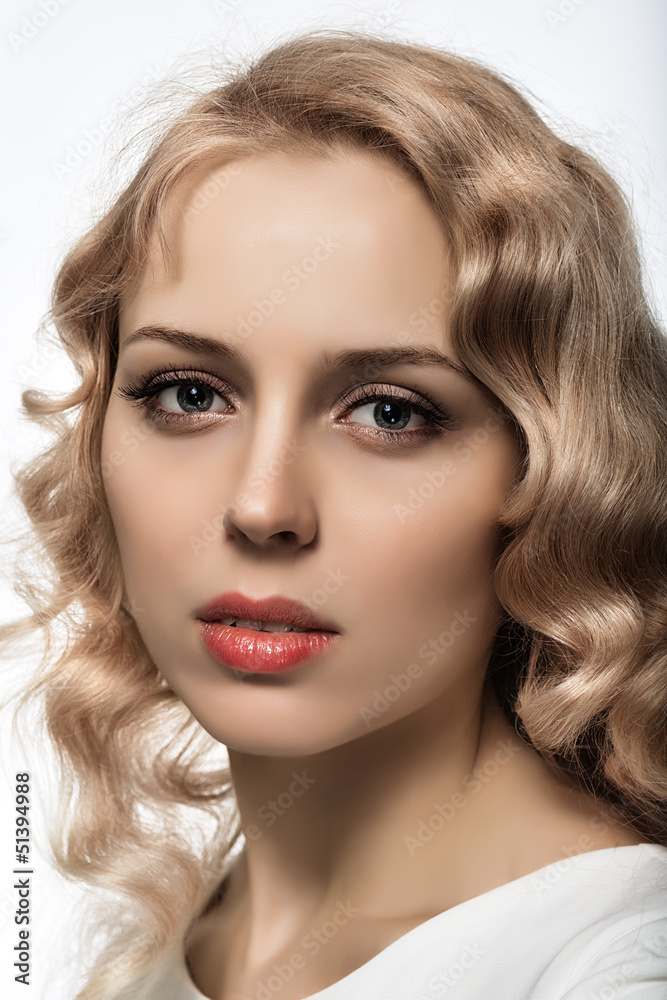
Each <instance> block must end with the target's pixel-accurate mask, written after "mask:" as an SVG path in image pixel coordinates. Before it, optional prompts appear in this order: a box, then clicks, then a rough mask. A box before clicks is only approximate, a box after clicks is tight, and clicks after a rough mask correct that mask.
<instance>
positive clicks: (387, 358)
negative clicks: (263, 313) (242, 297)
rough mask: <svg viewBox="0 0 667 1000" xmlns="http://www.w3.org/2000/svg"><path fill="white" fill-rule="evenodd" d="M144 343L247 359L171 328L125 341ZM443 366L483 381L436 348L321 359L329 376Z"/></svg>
mask: <svg viewBox="0 0 667 1000" xmlns="http://www.w3.org/2000/svg"><path fill="white" fill-rule="evenodd" d="M144 340H158V341H162V342H163V343H166V344H173V345H174V346H176V347H183V348H185V349H186V350H189V351H195V352H196V353H198V354H208V355H210V356H213V357H216V358H222V359H224V360H226V361H236V362H240V363H242V362H243V360H244V356H243V354H242V352H241V351H239V350H237V349H236V348H235V347H233V346H232V345H231V344H225V343H224V342H223V341H221V340H216V339H214V338H213V337H202V336H200V335H199V334H194V333H186V332H185V331H184V330H177V329H174V328H172V327H167V326H154V325H150V326H142V327H139V329H138V330H135V331H134V332H133V333H131V334H130V335H129V336H128V337H127V339H126V340H125V345H124V346H125V347H129V346H130V345H131V344H136V343H140V342H141V341H144ZM397 364H404V365H439V366H440V367H442V368H447V369H449V370H450V371H454V372H456V373H457V374H458V375H461V376H462V377H463V378H465V379H467V380H468V381H470V382H473V384H475V385H477V384H478V383H479V380H478V379H477V378H476V376H474V375H473V374H472V372H471V371H469V370H468V369H467V368H465V367H464V366H463V365H460V364H458V363H457V362H456V361H453V360H452V358H449V357H448V356H447V355H446V354H443V353H442V351H439V350H438V349H437V348H435V347H426V346H424V347H373V348H352V349H349V350H346V351H338V352H336V353H335V354H334V353H332V352H331V351H327V350H325V351H323V352H322V355H321V360H320V367H321V369H322V370H323V371H324V372H325V373H327V372H331V371H335V370H337V369H350V370H357V369H365V368H366V367H367V366H373V367H376V368H388V367H389V366H390V365H397Z"/></svg>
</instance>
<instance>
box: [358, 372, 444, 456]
mask: <svg viewBox="0 0 667 1000" xmlns="http://www.w3.org/2000/svg"><path fill="white" fill-rule="evenodd" d="M342 402H343V403H345V404H346V409H345V413H346V420H345V421H344V423H347V424H357V425H360V426H361V427H365V428H368V430H363V431H361V434H363V435H365V436H368V437H375V438H383V439H385V440H388V441H392V440H393V441H394V442H395V443H401V444H406V443H407V444H410V443H413V444H414V443H415V442H416V441H418V440H420V439H427V438H433V437H436V436H437V435H439V434H442V433H443V432H445V431H448V430H454V429H455V428H456V421H455V420H454V418H453V417H452V416H451V414H449V413H448V412H446V411H445V410H444V409H443V408H442V407H441V406H440V405H439V404H438V403H436V402H434V401H433V400H431V399H429V398H428V397H427V396H426V394H422V393H420V394H417V393H416V392H414V391H413V392H410V391H409V390H407V389H399V388H398V386H392V385H389V386H386V387H382V389H380V388H377V387H375V386H368V385H366V386H362V387H360V388H356V389H352V390H350V391H349V392H348V393H346V395H345V397H344V399H343V400H342ZM353 414H359V416H357V418H356V419H355V420H352V419H351V417H352V415H353Z"/></svg>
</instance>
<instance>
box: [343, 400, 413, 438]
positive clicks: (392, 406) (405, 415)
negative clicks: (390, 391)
mask: <svg viewBox="0 0 667 1000" xmlns="http://www.w3.org/2000/svg"><path fill="white" fill-rule="evenodd" d="M364 411H366V412H365V413H364ZM411 411H412V412H411ZM349 412H350V414H352V413H358V414H363V416H364V419H362V418H361V417H360V416H357V418H356V420H355V422H356V423H360V424H365V425H366V426H369V427H377V426H378V425H379V427H380V429H381V430H393V431H402V430H405V429H406V428H408V427H410V428H412V429H416V427H420V426H423V425H424V424H425V423H426V422H427V421H426V419H425V418H424V416H422V415H421V414H419V413H417V412H416V408H415V407H414V406H413V405H412V404H411V403H409V402H408V401H407V400H406V399H400V400H397V399H385V398H384V397H382V398H381V399H380V400H379V401H378V402H375V403H366V404H365V405H363V406H355V407H354V408H353V409H352V410H350V411H349ZM415 418H416V420H417V423H416V425H415V422H414V421H415ZM420 421H421V423H420Z"/></svg>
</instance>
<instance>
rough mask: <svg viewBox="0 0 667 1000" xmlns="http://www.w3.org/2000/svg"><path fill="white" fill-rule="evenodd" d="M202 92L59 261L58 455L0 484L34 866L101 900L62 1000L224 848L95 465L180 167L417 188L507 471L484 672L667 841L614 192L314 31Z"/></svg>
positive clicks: (625, 265) (478, 89)
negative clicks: (231, 166)
mask: <svg viewBox="0 0 667 1000" xmlns="http://www.w3.org/2000/svg"><path fill="white" fill-rule="evenodd" d="M225 74H226V75H225ZM225 74H223V76H224V78H223V79H222V81H221V82H220V85H219V86H217V87H216V88H215V89H213V90H210V91H209V92H208V93H204V94H199V95H198V96H197V97H196V99H195V100H194V101H193V102H192V103H191V104H190V106H189V107H188V108H187V109H186V110H185V111H180V112H179V113H178V114H176V115H175V116H174V117H173V118H172V119H171V120H170V121H169V122H168V123H167V125H166V126H165V127H163V128H162V130H161V132H160V134H158V136H157V137H156V138H155V139H154V141H153V142H152V145H151V147H150V149H149V150H148V151H147V153H146V155H145V158H144V160H143V162H142V163H141V166H140V167H139V169H138V171H137V172H136V175H135V176H134V178H133V179H132V180H131V182H130V183H129V184H128V185H127V186H126V188H125V189H124V190H123V191H122V193H121V194H120V196H119V197H118V198H117V200H116V201H115V203H114V204H113V205H112V207H111V208H110V209H109V210H108V211H107V212H106V214H104V216H103V217H102V218H100V219H99V221H97V222H96V224H95V225H93V226H92V228H91V229H90V230H89V231H88V232H87V233H86V234H85V235H84V236H83V237H82V238H81V239H80V240H79V241H78V242H77V243H76V245H75V246H74V247H73V248H72V249H71V250H70V251H69V253H68V254H67V255H66V257H65V258H64V261H63V263H62V265H61V267H60V269H59V271H58V274H57V278H56V280H55V284H54V288H53V294H52V300H51V308H50V314H49V315H50V316H51V318H52V321H53V323H54V325H55V328H56V330H57V333H58V336H59V338H60V341H61V342H62V345H63V346H64V348H65V350H66V351H67V354H68V355H69V357H70V358H71V359H72V361H73V363H74V365H75V367H76V371H77V373H78V376H79V384H78V386H77V387H76V388H75V389H74V390H73V391H72V392H71V393H69V394H67V395H65V396H63V397H60V398H56V397H55V396H53V395H49V394H46V393H43V392H38V391H36V390H34V389H33V390H28V391H26V392H25V393H24V396H23V401H24V408H25V411H26V412H27V414H28V415H29V416H30V417H31V418H32V419H34V420H36V421H39V422H40V423H42V424H43V425H45V426H46V427H47V428H50V429H51V430H52V432H53V435H54V437H53V441H52V443H51V444H50V446H49V447H48V449H46V450H44V451H43V452H42V453H41V454H40V455H38V457H37V458H35V459H33V460H31V461H30V463H29V464H26V465H25V466H24V468H22V469H21V470H20V471H19V473H18V474H17V476H16V483H17V490H18V494H19V496H20V499H21V501H22V503H23V506H24V508H25V510H26V512H27V514H28V516H29V519H30V521H31V523H32V526H31V529H30V530H31V535H32V537H34V539H35V540H36V544H37V546H38V547H39V552H40V554H41V555H40V564H39V572H38V573H37V572H35V571H34V569H33V570H32V571H31V572H28V570H26V569H25V567H24V569H23V572H22V575H21V576H20V577H19V578H18V582H17V589H18V591H19V593H20V594H21V595H22V596H23V598H24V599H25V600H26V601H27V602H28V604H29V606H30V608H31V613H30V614H29V615H28V616H27V617H26V618H24V619H22V620H21V621H20V622H16V623H13V624H12V625H11V626H5V627H4V629H3V630H2V637H3V638H4V639H5V640H6V641H9V640H11V639H14V638H16V637H17V636H19V635H24V634H28V633H31V632H35V631H36V630H41V631H40V635H44V636H45V637H46V641H45V644H44V649H45V653H44V657H43V660H42V662H41V664H40V667H39V669H38V671H37V672H36V674H35V677H34V679H33V681H32V682H31V684H30V686H29V687H28V688H27V689H26V690H25V692H24V693H23V695H22V699H21V705H24V704H26V703H33V702H34V700H35V699H37V698H39V699H43V702H40V704H42V703H43V706H44V707H43V714H44V719H45V723H46V727H47V729H48V734H49V737H50V740H51V741H52V743H53V745H54V746H55V748H56V750H57V752H58V755H59V761H60V766H61V771H62V778H63V782H64V792H63V797H64V799H65V800H66V801H68V802H69V803H70V804H69V808H68V810H67V813H68V814H67V817H66V818H63V821H62V823H61V826H60V828H59V831H58V834H57V836H56V835H55V834H54V839H53V844H54V846H53V848H52V850H53V851H54V856H55V858H56V862H57V864H58V866H59V868H60V870H61V871H62V872H64V873H65V874H66V875H68V876H70V877H72V878H76V879H83V880H86V881H87V882H89V883H92V884H94V885H95V886H97V887H101V888H103V889H108V890H111V891H112V892H114V893H116V894H117V895H118V896H119V897H120V898H121V900H122V906H123V909H122V911H121V910H117V911H115V917H114V920H115V922H116V925H117V926H116V933H115V934H112V935H111V938H110V940H109V941H108V942H107V944H106V945H105V947H104V948H103V949H102V950H101V951H100V954H99V957H98V960H97V962H96V963H95V965H94V967H93V968H92V971H91V973H90V975H89V977H88V980H87V982H86V984H85V985H84V986H83V987H82V989H81V992H79V993H78V995H77V996H78V1000H108V998H111V997H112V996H113V997H114V998H118V997H126V996H127V997H135V996H137V997H138V996H141V995H143V994H142V992H141V991H142V989H144V990H145V988H146V986H147V984H148V983H149V981H150V975H151V969H153V968H154V967H155V965H156V963H157V961H158V959H159V958H160V956H161V955H162V954H163V952H164V951H165V949H166V948H167V946H168V945H169V943H170V942H171V941H173V939H174V938H175V937H176V936H177V935H178V934H181V933H184V932H185V931H186V930H187V928H188V927H189V926H191V925H192V922H193V921H194V919H195V918H196V917H197V916H198V915H199V913H200V912H201V911H202V907H203V906H204V905H205V903H206V900H207V899H209V898H210V895H211V892H212V891H213V890H214V888H215V886H216V885H217V883H218V881H219V879H220V874H221V872H222V871H223V870H224V868H225V864H226V862H227V859H228V858H229V856H230V852H231V850H232V848H233V846H234V845H235V844H236V843H237V842H238V838H239V836H240V824H239V819H238V814H237V813H236V811H235V805H234V800H233V789H232V787H231V782H230V774H229V771H228V768H227V767H226V766H222V765H221V764H220V761H219V760H218V761H215V760H210V759H208V757H207V754H208V752H209V751H210V748H211V746H210V744H211V741H210V740H208V737H206V736H205V734H203V732H202V730H201V727H199V726H198V724H197V723H196V721H195V720H194V719H193V717H192V716H191V715H190V713H189V712H188V710H187V709H186V708H185V706H184V705H183V704H182V703H181V702H180V700H179V699H178V697H177V695H176V694H175V693H174V692H173V691H171V689H170V688H169V687H168V685H167V684H166V683H165V682H164V681H163V680H162V679H161V678H160V675H159V673H158V670H157V668H156V666H155V664H154V663H153V662H152V660H151V658H150V656H149V654H148V652H147V650H146V648H145V647H144V645H143V642H142V640H141V638H140V636H139V634H138V631H137V629H136V626H135V624H134V620H133V618H132V614H131V609H129V608H128V607H127V604H126V602H125V599H124V591H123V580H122V573H121V565H120V559H119V554H118V550H117V545H116V540H115V536H114V531H113V527H112V524H111V519H110V515H109V511H108V509H107V504H106V499H105V494H104V489H103V483H102V475H101V467H100V441H101V433H102V426H103V420H104V414H105V408H106V404H107V400H108V398H109V393H110V389H111V384H112V379H113V374H114V366H115V362H116V351H117V336H118V334H117V319H118V311H119V303H120V301H121V296H122V295H123V294H124V293H125V292H127V290H128V289H129V288H130V287H131V286H132V284H133V282H135V281H136V280H137V278H138V276H139V275H140V273H141V269H142V266H143V263H144V262H145V259H146V254H147V249H148V246H149V240H150V239H151V238H152V237H153V236H154V235H155V234H156V235H157V237H158V239H159V241H160V246H161V247H162V250H163V252H164V254H165V256H166V257H167V258H169V256H170V252H171V248H170V240H169V234H168V232H167V229H166V222H165V219H166V214H167V213H166V206H167V203H168V201H169V199H170V197H171V195H172V193H173V191H174V189H175V186H176V184H177V183H178V182H179V181H180V180H181V179H184V178H186V177H187V175H188V174H189V172H190V171H191V170H193V169H194V168H195V167H197V168H199V167H200V166H201V167H210V168H211V169H213V167H214V166H216V165H220V164H221V165H224V164H225V163H226V162H227V161H230V160H232V159H237V158H239V157H243V156H253V155H261V154H263V153H267V152H270V151H274V150H277V151H284V152H287V153H291V152H296V151H298V152H305V153H307V154H312V155H318V156H322V155H327V154H330V153H331V152H332V151H335V150H344V149H346V148H347V149H350V148H353V149H361V150H365V151H367V152H370V153H372V154H373V155H376V156H379V157H383V158H384V159H385V161H388V162H391V163H393V164H394V165H395V167H396V168H397V171H398V172H399V174H400V175H402V176H405V177H406V178H409V179H410V180H411V181H412V182H413V183H415V184H418V185H419V186H420V188H421V189H422V190H423V191H424V192H425V193H426V195H427V197H428V199H429V201H430V204H431V206H432V209H433V211H434V212H435V213H436V215H437V217H438V219H439V221H440V224H441V226H442V231H443V235H444V237H445V239H446V241H447V243H448V244H449V247H450V249H451V254H452V258H453V261H454V270H455V278H454V282H453V285H452V287H451V288H448V289H447V292H446V295H447V302H448V307H449V319H450V329H451V339H452V342H453V347H454V350H455V352H456V354H457V356H458V357H459V358H460V359H461V361H462V363H463V364H464V365H466V366H467V367H468V368H469V369H470V370H471V371H472V373H473V374H474V376H475V377H476V378H477V379H478V380H479V382H480V383H481V384H482V385H484V386H486V387H487V388H488V390H489V391H490V392H491V393H492V394H493V395H494V396H495V398H496V399H497V400H498V401H499V402H500V404H501V406H502V407H503V408H504V410H505V411H506V412H507V413H508V414H509V415H510V417H511V419H512V421H513V422H514V424H515V426H516V429H517V431H518V433H519V438H520V444H521V450H522V461H521V463H520V474H519V475H518V476H517V479H516V481H515V482H514V483H513V485H512V489H511V490H510V492H509V494H508V496H507V497H506V499H505V502H504V504H503V506H502V508H501V510H500V512H499V516H498V524H499V528H500V538H501V540H502V545H501V547H500V548H499V554H498V557H497V560H496V564H495V568H494V573H495V577H494V579H495V587H496V590H497V594H498V597H499V599H500V602H501V604H502V606H503V609H504V612H505V615H504V618H503V620H502V623H501V626H500V629H499V631H498V634H497V637H496V642H495V645H494V649H493V653H492V655H491V659H490V662H489V667H488V670H489V675H490V676H491V677H492V678H493V682H494V684H495V687H496V691H497V693H498V694H499V697H500V698H501V702H502V705H503V708H504V710H505V712H506V714H507V717H508V718H509V719H510V720H512V721H513V722H514V723H515V725H516V727H517V731H520V732H521V734H522V735H523V736H524V738H525V739H527V740H528V741H529V742H530V744H531V745H532V746H533V747H534V748H535V749H536V750H537V751H538V752H539V753H540V754H541V755H542V757H543V758H544V759H545V760H546V761H547V762H548V763H549V765H550V766H551V767H552V768H554V769H555V770H556V771H562V770H567V771H568V773H570V774H572V775H574V776H575V777H576V779H577V780H578V781H579V782H580V783H581V784H582V786H584V787H586V788H587V789H589V790H590V791H591V792H593V794H595V795H596V796H599V797H601V798H603V799H605V800H607V801H608V802H609V803H611V804H613V805H614V806H616V807H617V808H618V809H619V810H620V813H621V814H622V815H623V816H624V817H625V819H626V821H627V823H628V824H629V825H631V826H632V827H633V828H634V829H636V830H638V831H641V833H642V834H643V835H644V837H645V838H646V839H648V840H650V841H652V842H655V843H659V844H663V845H666V846H667V736H666V729H667V727H666V722H667V490H666V489H665V484H666V482H667V339H666V338H665V335H664V334H663V332H662V331H661V329H660V328H659V326H658V324H657V322H656V320H655V318H654V317H653V314H652V311H651V308H650V305H649V304H648V302H647V298H646V295H645V293H644V291H643V286H642V277H641V271H640V260H639V254H638V250H637V245H636V240H635V236H634V230H633V223H632V218H631V214H630V211H629V209H628V205H627V202H626V199H625V198H624V195H623V194H622V192H621V190H620V189H619V187H618V186H617V184H616V182H615V181H614V180H613V179H612V178H611V177H610V176H609V174H608V173H607V172H606V171H605V170H604V169H603V168H602V167H601V166H600V165H599V164H598V163H597V162H596V161H595V159H593V158H592V157H591V156H590V155H588V154H587V153H585V152H583V151H582V150H581V149H579V148H576V147H575V146H573V145H571V144H570V143H568V142H566V141H564V140H563V139H562V138H560V137H558V136H557V135H556V134H555V133H554V132H553V131H552V130H551V129H550V128H549V127H548V126H547V125H546V124H545V122H544V121H543V120H542V119H541V117H540V116H539V115H538V113H537V112H536V111H535V110H534V109H533V107H532V106H531V104H530V103H528V102H527V100H526V99H525V98H524V97H523V96H522V95H521V94H520V93H519V91H518V90H517V89H516V88H515V87H514V86H513V85H512V84H510V83H509V82H507V81H506V80H505V79H503V78H502V77H501V76H500V75H498V74H497V73H495V72H492V71H490V70H489V69H487V68H485V67H484V66H482V65H480V64H478V63H477V62H475V61H472V60H469V59H464V58H461V57H459V56H456V55H453V54H450V53H447V52H445V51H441V50H439V49H436V48H432V47H428V46H426V45H420V44H414V43H407V42H403V41H400V40H392V39H389V38H384V37H377V36H373V35H370V34H367V33H363V32H359V31H337V30H332V29H319V30H315V31H310V32H308V33H306V34H302V35H299V36H297V37H293V38H290V39H288V40H287V41H283V42H281V43H280V44H277V45H275V46H274V47H273V48H271V49H269V50H267V51H265V52H264V53H263V54H261V55H260V56H259V57H257V58H254V59H252V60H248V61H247V64H246V65H237V66H231V65H229V67H228V69H227V70H226V71H225ZM47 568H48V570H49V572H48V574H47ZM56 633H57V634H58V635H59V636H60V638H61V639H62V640H63V641H62V643H61V645H62V648H61V649H60V650H59V651H58V654H57V655H55V654H54V651H53V649H52V641H51V640H52V638H53V636H55V635H56ZM165 734H168V735H166V736H165ZM207 740H208V742H207ZM196 810H201V811H203V813H204V814H205V815H206V816H210V817H212V818H213V821H214V828H213V832H212V833H210V834H207V835H206V836H205V837H203V838H202V840H201V843H198V844H195V843H194V842H193V840H192V837H191V836H190V833H188V836H187V837H186V836H185V835H184V834H183V832H182V829H183V815H184V814H185V815H187V816H190V815H194V814H195V811H196ZM128 904H130V905H129V907H128ZM119 914H120V916H119ZM130 937H131V940H132V943H133V947H132V948H131V949H129V950H128V947H127V941H128V939H129V938H130Z"/></svg>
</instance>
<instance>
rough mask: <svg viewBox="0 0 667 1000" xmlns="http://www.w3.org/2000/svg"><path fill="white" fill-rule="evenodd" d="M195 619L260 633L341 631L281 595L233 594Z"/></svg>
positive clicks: (211, 603) (216, 599)
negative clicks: (255, 596) (248, 595)
mask: <svg viewBox="0 0 667 1000" xmlns="http://www.w3.org/2000/svg"><path fill="white" fill-rule="evenodd" d="M195 617H196V618H199V619H200V620H201V621H204V622H218V623H219V624H223V625H228V626H229V627H230V628H249V629H252V630H253V631H256V632H289V631H293V632H314V631H317V632H340V629H339V628H338V626H337V625H336V624H335V623H334V622H332V621H330V620H328V619H326V618H324V617H322V616H321V615H319V614H316V613H315V612H314V611H312V610H311V609H310V608H309V607H307V606H306V605H305V604H302V603H301V601H295V600H293V599H292V598H290V597H283V596H282V595H280V594H275V595H273V596H271V597H262V598H254V597H247V596H246V595H245V594H242V593H240V591H238V590H234V591H229V592H228V593H226V594H220V595H219V596H218V597H214V598H213V600H212V601H209V603H208V604H207V605H206V606H205V607H203V608H200V609H198V611H197V612H195Z"/></svg>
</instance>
